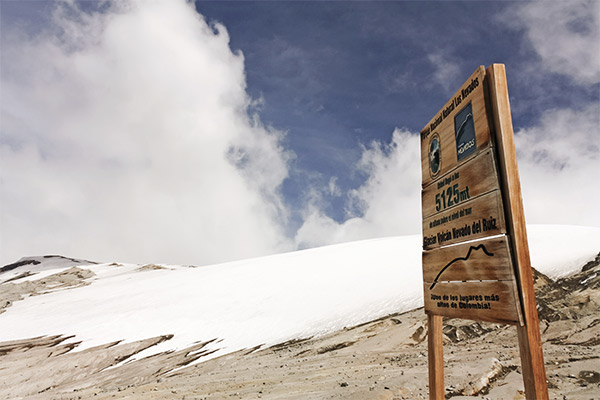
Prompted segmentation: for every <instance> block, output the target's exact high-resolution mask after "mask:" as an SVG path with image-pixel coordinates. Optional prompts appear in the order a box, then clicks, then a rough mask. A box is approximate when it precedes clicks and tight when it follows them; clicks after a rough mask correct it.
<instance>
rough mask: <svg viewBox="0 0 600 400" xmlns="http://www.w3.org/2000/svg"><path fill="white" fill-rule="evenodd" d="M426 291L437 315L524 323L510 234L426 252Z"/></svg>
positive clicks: (424, 255)
mask: <svg viewBox="0 0 600 400" xmlns="http://www.w3.org/2000/svg"><path fill="white" fill-rule="evenodd" d="M423 290H424V293H425V309H426V310H430V311H431V312H432V313H435V314H436V315H444V316H447V317H458V318H465V319H474V320H481V321H490V322H505V323H511V324H517V323H521V322H522V316H521V310H520V307H518V304H519V296H518V289H517V285H516V281H515V275H514V269H513V265H512V257H511V254H510V251H509V247H508V243H507V238H506V236H500V237H494V238H491V239H486V240H483V241H478V242H467V243H463V244H460V245H457V246H447V247H442V248H438V249H435V250H432V251H427V252H424V253H423Z"/></svg>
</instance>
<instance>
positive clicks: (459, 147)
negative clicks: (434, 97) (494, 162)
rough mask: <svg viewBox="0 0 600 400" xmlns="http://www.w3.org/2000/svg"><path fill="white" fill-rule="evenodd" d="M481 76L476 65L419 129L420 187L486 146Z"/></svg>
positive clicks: (487, 128) (487, 130)
mask: <svg viewBox="0 0 600 400" xmlns="http://www.w3.org/2000/svg"><path fill="white" fill-rule="evenodd" d="M484 79H485V69H484V68H483V67H479V68H478V69H477V71H475V73H473V75H471V77H470V78H469V79H467V81H466V82H465V84H464V85H463V86H462V87H461V88H460V89H459V90H458V91H457V92H456V93H455V94H454V96H452V98H451V99H450V100H448V102H447V103H446V104H445V105H444V107H443V108H442V109H441V110H440V111H439V112H438V113H436V115H435V116H434V117H433V118H432V119H431V121H429V123H428V124H427V125H425V128H423V130H422V131H421V171H422V181H423V187H425V186H427V185H429V184H430V183H431V182H432V181H434V180H437V179H438V178H439V177H441V176H443V175H445V174H446V173H447V172H448V171H450V170H452V169H454V168H455V167H456V166H457V165H459V164H461V163H464V162H466V161H468V160H469V159H470V158H472V157H473V156H474V155H475V154H477V153H478V152H479V151H481V150H482V149H485V148H487V147H489V146H490V144H491V139H490V124H489V120H488V117H487V109H486V103H485V93H484V90H483V89H484V88H483V87H484Z"/></svg>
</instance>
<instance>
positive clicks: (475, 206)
mask: <svg viewBox="0 0 600 400" xmlns="http://www.w3.org/2000/svg"><path fill="white" fill-rule="evenodd" d="M504 233H506V228H505V224H504V211H503V209H502V199H501V196H500V193H499V191H497V190H496V191H493V192H490V193H488V194H485V195H483V196H480V197H477V198H475V199H471V200H469V201H467V202H465V203H464V204H462V205H460V206H459V207H456V208H454V209H451V210H448V211H444V212H441V213H439V214H436V215H434V216H431V217H429V218H426V219H424V220H423V248H424V249H425V250H428V249H433V248H436V247H440V246H445V245H449V244H453V243H461V242H465V241H467V240H474V239H479V238H484V237H488V236H493V235H500V234H504Z"/></svg>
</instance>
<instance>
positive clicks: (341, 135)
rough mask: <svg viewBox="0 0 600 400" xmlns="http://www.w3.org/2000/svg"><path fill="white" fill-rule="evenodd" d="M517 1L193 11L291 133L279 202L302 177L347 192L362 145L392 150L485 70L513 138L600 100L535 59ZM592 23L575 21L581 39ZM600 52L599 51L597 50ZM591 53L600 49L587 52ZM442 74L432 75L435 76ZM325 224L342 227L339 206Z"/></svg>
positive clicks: (226, 6)
mask: <svg viewBox="0 0 600 400" xmlns="http://www.w3.org/2000/svg"><path fill="white" fill-rule="evenodd" d="M517 6H518V4H517V3H515V2H483V1H482V2H460V1H459V2H455V1H449V2H379V3H367V2H281V3H276V2H197V3H196V9H197V10H198V11H199V12H200V13H202V14H203V15H204V16H205V17H206V18H207V19H208V20H209V21H218V22H221V23H223V24H224V25H225V26H226V27H227V29H228V31H229V33H230V36H231V48H232V49H234V50H240V51H242V52H243V54H244V57H245V60H246V63H245V64H246V74H247V83H248V93H249V94H250V95H251V96H252V97H254V98H262V99H264V104H263V106H262V108H261V118H262V119H263V121H264V122H265V123H268V124H272V125H273V126H275V127H277V128H279V129H283V130H285V131H286V132H287V133H288V136H287V138H286V139H287V140H286V142H287V144H288V146H289V147H290V148H291V149H293V150H294V152H295V153H296V155H297V159H296V161H295V162H296V170H295V171H294V172H295V175H293V176H292V177H291V178H290V179H289V180H287V181H286V182H284V186H283V188H284V193H285V194H286V197H287V198H288V199H289V200H291V201H296V200H297V199H298V197H299V195H301V194H302V190H303V188H304V187H307V186H306V185H305V182H303V180H304V179H305V177H304V176H303V174H302V173H303V172H305V171H307V172H308V171H309V172H318V173H319V174H320V179H329V177H330V176H338V180H337V182H338V184H339V185H340V186H341V187H342V188H343V189H344V190H348V189H349V188H351V187H357V186H359V185H360V184H361V183H362V182H363V181H364V179H365V176H364V175H363V174H360V173H350V174H348V173H340V172H341V171H352V170H353V166H354V165H355V164H356V162H357V161H358V159H359V158H360V156H361V151H360V146H359V145H360V144H367V143H369V142H370V141H372V140H379V141H384V142H388V141H389V140H390V138H391V135H392V132H393V130H394V128H395V127H405V128H407V129H408V130H410V131H412V132H417V131H420V129H421V128H422V127H423V125H424V124H425V122H426V121H428V120H429V119H430V118H431V116H432V115H433V113H435V112H436V111H437V109H438V108H439V107H440V106H441V105H442V104H444V103H445V102H446V100H447V99H448V97H449V96H450V95H451V94H452V93H453V92H454V91H455V90H456V88H458V87H459V86H460V85H461V84H462V83H463V82H464V80H465V79H466V77H468V76H469V75H470V74H471V73H472V72H473V71H474V70H475V68H476V67H477V66H478V65H485V66H488V65H490V64H491V63H494V62H500V63H504V64H505V65H506V68H507V75H508V78H509V83H510V85H511V86H510V95H511V98H512V102H513V108H514V110H513V121H514V125H515V128H516V129H519V128H526V127H530V126H534V125H536V124H537V123H538V122H539V120H540V118H541V114H542V113H543V112H544V111H545V110H547V109H551V108H562V107H574V108H580V107H582V106H585V105H586V104H589V103H594V102H595V103H597V102H598V85H597V84H595V85H574V84H573V83H572V82H571V80H570V79H569V78H568V77H566V76H564V75H561V74H556V73H551V72H550V73H547V72H546V73H544V72H542V73H532V71H531V70H530V69H531V68H532V65H535V63H537V62H539V60H538V59H537V58H538V56H537V54H536V52H535V50H534V49H532V45H531V44H530V43H529V42H528V41H527V40H526V38H525V37H524V27H518V26H512V25H511V24H510V23H507V20H509V19H510V18H511V16H510V15H505V14H506V13H510V11H511V10H512V9H513V8H514V7H517ZM590 23H591V24H593V23H594V20H593V19H586V18H581V19H580V20H577V21H574V23H573V29H574V30H575V31H577V30H582V31H583V32H586V31H587V30H589V29H591V28H589V27H586V26H585V24H590ZM596 50H598V49H596ZM590 51H593V49H590ZM439 69H442V70H444V69H445V70H446V71H445V72H444V71H442V74H443V75H441V76H437V74H438V70H439ZM327 211H328V213H329V215H331V216H332V217H334V219H336V220H337V221H342V220H343V219H344V218H346V217H347V215H345V214H344V199H343V198H342V197H338V198H333V199H331V203H330V207H328V208H327Z"/></svg>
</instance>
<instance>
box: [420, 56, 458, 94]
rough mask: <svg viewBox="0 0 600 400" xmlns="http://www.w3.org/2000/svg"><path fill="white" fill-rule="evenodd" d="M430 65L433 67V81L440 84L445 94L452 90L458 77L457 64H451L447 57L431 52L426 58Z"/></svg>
mask: <svg viewBox="0 0 600 400" xmlns="http://www.w3.org/2000/svg"><path fill="white" fill-rule="evenodd" d="M427 59H428V60H429V62H430V63H432V64H433V65H434V66H435V71H434V73H433V79H434V80H435V82H437V83H438V84H440V85H441V86H442V87H443V88H444V90H445V91H446V92H447V93H451V92H450V91H451V90H452V89H453V85H455V84H456V81H457V79H458V77H459V75H460V68H459V66H458V64H456V63H455V62H453V61H452V60H451V59H450V57H449V56H447V55H446V54H444V53H443V52H440V51H438V52H433V53H430V54H429V55H428V56H427Z"/></svg>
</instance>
